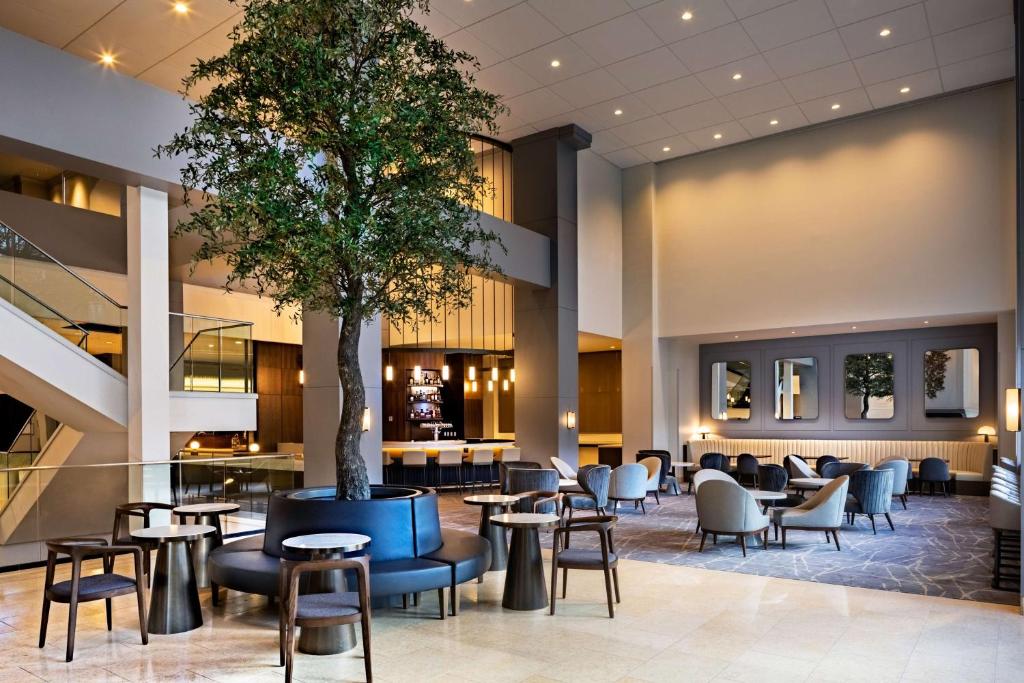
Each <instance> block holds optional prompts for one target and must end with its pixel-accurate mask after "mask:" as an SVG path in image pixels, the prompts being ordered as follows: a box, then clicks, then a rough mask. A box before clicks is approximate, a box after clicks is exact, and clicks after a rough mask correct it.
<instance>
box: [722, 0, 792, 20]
mask: <svg viewBox="0 0 1024 683" xmlns="http://www.w3.org/2000/svg"><path fill="white" fill-rule="evenodd" d="M725 1H726V2H727V3H729V8H730V9H732V11H733V14H735V15H736V18H737V19H745V18H746V17H749V16H750V15H751V14H760V13H761V12H764V11H766V10H770V9H772V8H775V7H778V6H779V5H785V4H786V3H787V2H790V0H725Z"/></svg>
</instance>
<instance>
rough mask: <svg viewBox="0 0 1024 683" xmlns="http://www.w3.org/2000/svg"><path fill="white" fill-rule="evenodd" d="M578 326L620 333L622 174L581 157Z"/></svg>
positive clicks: (597, 159)
mask: <svg viewBox="0 0 1024 683" xmlns="http://www.w3.org/2000/svg"><path fill="white" fill-rule="evenodd" d="M576 164H577V165H576V170H577V174H578V176H577V178H578V179H577V185H576V188H577V190H576V194H577V199H578V202H577V205H578V209H577V210H578V212H579V213H578V227H577V229H578V231H579V233H578V234H579V240H578V243H577V244H578V246H577V249H578V258H579V275H578V281H579V316H580V318H579V328H580V331H582V332H593V333H594V334H603V335H605V336H607V337H615V338H620V337H622V172H621V171H620V170H619V169H618V168H616V167H615V166H613V165H612V164H610V163H608V162H607V161H605V160H604V159H602V158H601V157H599V156H598V155H596V154H594V153H593V152H591V151H590V150H584V151H582V152H580V153H579V154H578V155H577V158H576Z"/></svg>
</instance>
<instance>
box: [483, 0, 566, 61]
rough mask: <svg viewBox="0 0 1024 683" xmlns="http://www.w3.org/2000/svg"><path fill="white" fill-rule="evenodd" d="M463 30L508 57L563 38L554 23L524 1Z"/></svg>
mask: <svg viewBox="0 0 1024 683" xmlns="http://www.w3.org/2000/svg"><path fill="white" fill-rule="evenodd" d="M464 30H466V31H469V32H470V33H471V34H472V35H474V36H475V37H476V39H477V40H479V41H480V42H482V43H484V44H485V45H487V46H488V47H490V48H492V49H493V50H494V51H495V52H497V53H498V54H500V55H502V56H503V57H506V58H511V57H515V56H516V55H521V54H523V53H524V52H529V51H530V50H532V49H534V48H537V47H540V46H541V45H546V44H547V43H550V42H551V41H553V40H558V39H559V38H561V37H562V32H561V31H559V30H558V29H557V28H556V27H555V25H554V24H552V23H551V22H550V21H548V20H547V19H545V18H544V16H543V15H542V14H541V13H540V12H538V11H537V10H535V9H533V7H531V6H530V5H527V4H525V3H524V4H520V5H515V6H514V7H512V8H510V9H507V10H505V11H504V12H500V13H498V14H495V15H493V16H490V17H488V18H486V19H484V20H483V21H481V22H479V23H476V24H473V25H472V26H469V27H468V28H466V29H464Z"/></svg>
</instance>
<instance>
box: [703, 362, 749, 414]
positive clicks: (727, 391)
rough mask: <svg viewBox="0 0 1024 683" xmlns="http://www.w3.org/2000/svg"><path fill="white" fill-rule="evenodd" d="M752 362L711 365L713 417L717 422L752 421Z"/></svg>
mask: <svg viewBox="0 0 1024 683" xmlns="http://www.w3.org/2000/svg"><path fill="white" fill-rule="evenodd" d="M752 375H753V372H752V368H751V365H750V361H746V360H730V361H719V362H717V363H712V364H711V417H712V418H713V419H715V420H749V419H750V380H751V377H752Z"/></svg>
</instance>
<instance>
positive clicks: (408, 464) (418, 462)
mask: <svg viewBox="0 0 1024 683" xmlns="http://www.w3.org/2000/svg"><path fill="white" fill-rule="evenodd" d="M411 469H416V470H419V471H420V483H422V484H426V483H427V452H426V451H405V452H403V453H402V483H403V484H407V483H408V482H407V481H406V479H407V476H408V473H409V470H411Z"/></svg>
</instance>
